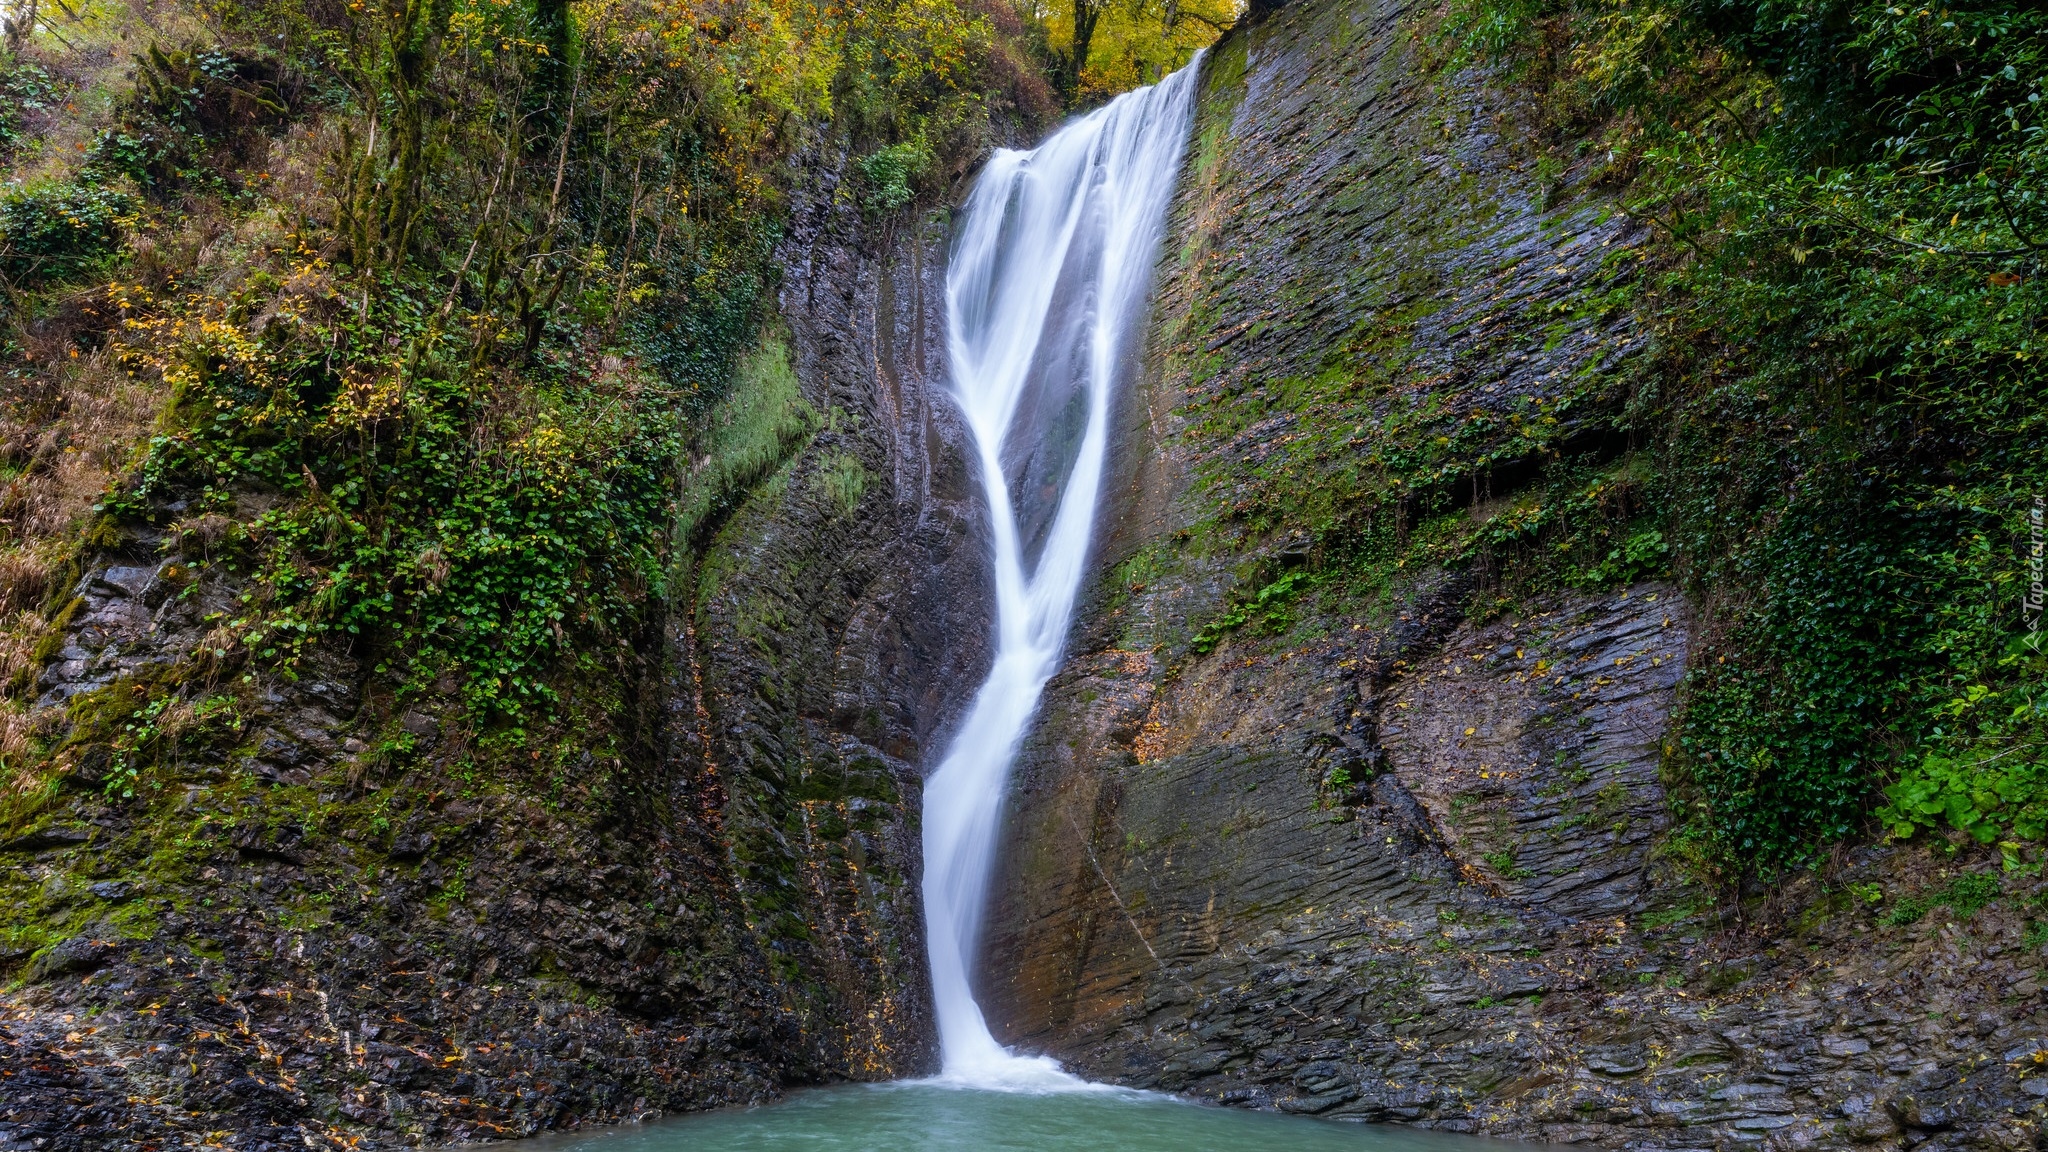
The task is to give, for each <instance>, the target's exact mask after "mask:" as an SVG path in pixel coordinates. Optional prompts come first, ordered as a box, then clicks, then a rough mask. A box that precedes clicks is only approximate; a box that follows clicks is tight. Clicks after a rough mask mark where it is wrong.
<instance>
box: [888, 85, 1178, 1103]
mask: <svg viewBox="0 0 2048 1152" xmlns="http://www.w3.org/2000/svg"><path fill="white" fill-rule="evenodd" d="M1200 66H1201V58H1200V57H1199V56H1197V57H1196V58H1195V60H1194V61H1193V62H1191V63H1190V64H1189V65H1188V66H1187V67H1185V68H1183V69H1181V70H1180V71H1178V72H1175V73H1174V74H1173V75H1171V76H1168V77H1167V78H1166V79H1165V80H1163V81H1161V82H1160V83H1159V84H1158V85H1156V86H1154V87H1150V88H1140V89H1138V90H1137V91H1134V92H1128V93H1126V94H1124V95H1122V96H1119V97H1118V98H1117V99H1116V100H1115V101H1114V102H1113V103H1111V104H1110V105H1109V106H1108V107H1105V108H1102V109H1100V110H1099V111H1096V112H1094V113H1092V114H1090V115H1088V116H1085V117H1083V118H1081V119H1079V120H1076V121H1075V122H1073V123H1071V124H1068V125H1067V126H1065V127H1063V128H1061V129H1060V130H1059V131H1058V132H1056V133H1054V134H1053V135H1052V136H1051V137H1050V138H1049V139H1047V140H1046V141H1045V142H1044V143H1043V144H1040V145H1039V146H1038V147H1037V148H1035V149H1033V150H1032V151H1029V152H1015V151H1009V150H1004V151H999V152H997V153H996V154H995V155H994V156H993V157H992V158H991V159H990V160H989V162H988V167H987V168H986V169H985V170H983V172H982V174H981V176H980V178H979V179H978V180H977V181H976V182H975V186H974V191H973V193H972V194H971V195H970V196H969V197H968V200H967V206H966V211H965V218H964V219H963V221H962V223H961V227H960V234H959V238H958V241H957V242H956V245H955V248H954V252H953V259H952V263H951V265H950V267H949V269H948V271H947V275H946V303H947V341H948V345H949V350H950V353H951V359H952V377H953V388H954V398H955V400H956V401H957V402H958V404H959V405H960V409H961V411H962V412H963V413H964V414H965V416H966V418H967V424H968V427H969V429H970V430H971V431H972V433H973V436H974V444H975V448H976V450H977V452H978V453H979V457H980V460H979V463H980V470H981V477H982V487H983V489H984V491H985V492H986V495H987V499H988V505H989V520H990V523H991V525H992V527H993V534H994V538H995V541H994V542H995V565H994V567H995V593H996V656H995V662H994V665H993V667H991V668H990V669H989V674H988V679H987V680H986V681H985V682H983V684H982V686H981V689H980V691H979V692H978V693H976V695H975V697H974V703H973V705H972V707H971V708H970V710H969V711H968V713H967V717H966V719H965V720H964V721H963V722H962V724H961V727H960V731H959V733H958V735H956V736H955V737H954V739H953V744H952V747H951V748H950V749H948V751H947V753H946V758H945V759H944V760H943V761H941V762H940V764H939V768H938V770H937V771H936V772H934V773H932V775H931V777H930V778H929V779H928V780H927V781H926V782H925V790H924V908H925V933H926V943H927V948H928V950H929V952H930V954H931V966H932V992H933V995H934V998H935V1001H936V1005H937V1010H938V1024H939V1045H940V1050H941V1053H942V1056H943V1060H944V1071H943V1072H942V1073H941V1079H943V1080H946V1081H949V1082H953V1083H958V1084H963V1085H972V1086H976V1087H984V1088H1010V1089H1024V1090H1058V1089H1061V1088H1074V1087H1082V1086H1083V1082H1082V1081H1080V1080H1077V1079H1075V1078H1073V1077H1071V1076H1068V1075H1067V1074H1066V1073H1064V1072H1061V1071H1060V1070H1059V1066H1058V1065H1057V1064H1055V1063H1054V1062H1053V1061H1051V1060H1050V1059H1047V1058H1044V1057H1026V1056H1018V1055H1015V1054H1013V1053H1011V1052H1009V1051H1008V1050H1006V1049H1005V1048H1003V1047H1002V1046H1001V1045H1000V1044H998V1043H996V1041H995V1038H994V1037H993V1036H992V1035H990V1034H989V1030H988V1023H987V1021H986V1020H984V1019H983V1017H982V1012H981V1006H980V1005H979V1004H978V1003H976V1002H975V999H974V989H973V979H972V977H973V971H974V959H975V952H976V946H977V944H978V942H979V939H980V932H981V925H982V918H983V911H984V906H985V904H986V902H987V899H988V888H989V879H990V873H991V872H992V870H993V866H994V863H995V853H996V838H997V835H998V832H999V824H1000V817H1001V813H1002V804H1003V793H1004V788H1005V786H1006V784H1007V782H1008V778H1009V774H1010V765H1011V762H1012V760H1014V759H1015V757H1016V753H1017V745H1018V742H1019V741H1020V740H1021V739H1022V738H1023V735H1024V731H1025V729H1026V727H1027V726H1028V725H1029V724H1030V722H1031V717H1032V715H1033V713H1034V712H1036V710H1037V708H1038V700H1039V696H1040V694H1041V693H1042V692H1043V690H1044V688H1045V682H1046V680H1047V679H1048V678H1050V677H1051V676H1052V674H1053V672H1054V670H1055V669H1057V668H1058V666H1059V661H1060V653H1061V648H1062V646H1063V645H1064V644H1065V643H1066V638H1067V628H1068V625H1069V623H1070V622H1071V620H1072V618H1073V611H1074V599H1075V596H1076V595H1077V594H1078V593H1079V591H1080V588H1081V580H1082V577H1083V575H1084V573H1085V567H1084V565H1085V562H1086V560H1087V557H1088V546H1089V543H1090V539H1091V537H1092V536H1093V534H1094V527H1095V509H1096V505H1097V504H1098V503H1099V497H1100V495H1101V488H1102V473H1103V463H1104V460H1103V458H1104V456H1105V454H1106V452H1107V448H1108V440H1109V414H1110V396H1111V393H1112V391H1113V389H1114V386H1115V384H1116V381H1117V376H1118V374H1119V372H1120V371H1121V370H1122V369H1123V368H1124V367H1125V366H1126V365H1127V364H1129V363H1130V362H1131V361H1132V360H1133V359H1134V358H1135V353H1136V350H1137V347H1136V346H1137V341H1138V340H1139V339H1140V337H1141V334H1142V332H1143V331H1144V324H1145V317H1146V308H1145V303H1146V297H1147V294H1148V290H1149V289H1150V287H1151V272H1152V264H1153V262H1154V260H1155V259H1156V257H1157V253H1158V248H1159V237H1160V232H1161V229H1162V227H1163V224H1164V219H1165V215H1166V206H1167V202H1168V200H1169V199H1171V197H1172V194H1173V185H1174V179H1175V176H1176V175H1177V174H1178V172H1179V171H1180V160H1181V153H1182V150H1183V148H1184V147H1185V144H1186V140H1187V134H1188V125H1189V119H1190V114H1191V111H1192V103H1193V93H1194V87H1195V77H1196V74H1197V72H1198V70H1199V68H1200Z"/></svg>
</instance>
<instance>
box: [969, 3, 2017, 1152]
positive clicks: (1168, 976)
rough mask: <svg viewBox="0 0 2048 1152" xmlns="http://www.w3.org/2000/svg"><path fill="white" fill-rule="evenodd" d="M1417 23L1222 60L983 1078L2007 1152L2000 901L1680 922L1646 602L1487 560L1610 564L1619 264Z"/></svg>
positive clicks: (1573, 179)
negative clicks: (1578, 550)
mask: <svg viewBox="0 0 2048 1152" xmlns="http://www.w3.org/2000/svg"><path fill="white" fill-rule="evenodd" d="M1432 16H1433V13H1432V12H1430V11H1427V10H1424V9H1422V8H1419V7H1417V6H1412V5H1405V4H1402V3H1400V2H1399V0H1321V2H1313V3H1298V4H1294V5H1290V6H1288V7H1285V8H1283V9H1279V10H1277V11H1274V12H1272V13H1270V14H1267V15H1264V16H1263V17H1262V18H1259V19H1257V20H1255V21H1254V22H1252V23H1251V24H1250V25H1249V26H1245V27H1240V28H1239V29H1238V30H1236V31H1233V32H1232V33H1231V34H1230V35H1229V36H1227V37H1226V38H1225V39H1224V41H1223V42H1222V43H1221V44H1220V45H1219V46H1218V47H1217V48H1216V49H1215V50H1214V52H1213V53H1212V55H1211V57H1210V59H1209V62H1208V66H1207V72H1206V75H1205V77H1204V80H1203V97H1202V103H1201V109H1200V112H1199V115H1198V121H1197V124H1196V126H1195V134H1196V140H1195V144H1194V147H1193V148H1192V149H1191V157H1190V160H1189V166H1188V170H1187V171H1186V172H1185V173H1184V177H1183V186H1182V190H1181V193H1180V196H1179V200H1178V204H1177V208H1176V212H1175V226H1174V229H1173V234H1172V236H1171V238H1170V240H1169V248H1168V251H1167V252H1166V253H1165V254H1164V256H1163V259H1162V264H1161V267H1160V271H1159V276H1160V285H1159V290H1158V296H1157V303H1156V315H1155V320H1154V336H1153V342H1152V350H1151V355H1150V358H1149V361H1148V364H1149V368H1148V371H1147V373H1146V375H1145V378H1144V379H1143V380H1142V381H1141V382H1140V384H1139V386H1138V387H1136V388H1135V389H1134V390H1133V391H1132V393H1131V394H1130V396H1129V398H1128V402H1127V405H1126V410H1125V412H1124V415H1123V443H1122V446H1121V448H1120V449H1119V458H1120V461H1121V466H1122V468H1123V470H1124V476H1123V484H1122V487H1121V488H1120V490H1119V491H1118V493H1117V494H1116V496H1115V497H1114V503H1113V505H1112V506H1111V507H1110V508H1108V509H1106V510H1105V513H1104V520H1105V526H1104V529H1103V532H1102V541H1101V552H1102V560H1101V568H1102V570H1103V573H1104V575H1103V578H1102V580H1101V582H1100V585H1099V586H1098V588H1097V589H1096V592H1095V594H1094V597H1093V601H1092V607H1091V608H1090V609H1089V610H1088V612H1087V613H1086V615H1085V618H1084V619H1083V621H1082V622H1081V624H1080V625H1079V626H1078V628H1077V633H1076V637H1075V640H1074V654H1073V656H1072V657H1071V659H1070V660H1069V663H1068V665H1067V666H1066V668H1065V670H1064V671H1063V672H1062V673H1061V674H1060V676H1059V677H1058V678H1057V679H1056V681H1055V682H1054V684H1053V686H1052V687H1051V689H1050V690H1049V694H1048V698H1047V703H1046V705H1045V709H1044V715H1043V717H1042V719H1041V721H1040V722H1039V725H1038V727H1037V730H1036V734H1035V735H1034V736H1033V737H1032V739H1031V741H1030V743H1029V746H1028V747H1027V749H1026V751H1025V753H1024V755H1023V759H1022V760H1021V762H1020V764H1019V767H1018V776H1017V782H1016V785H1015V788H1014V792H1013V796H1012V800H1011V806H1010V814H1009V821H1008V833H1007V844H1006V847H1005V852H1004V860H1005V861H1006V873H1005V876H1004V878H1003V879H1002V881H1001V884H1000V888H999V892H998V894H997V900H998V905H997V909H996V911H995V913H994V915H993V917H992V919H993V925H992V927H991V930H990V937H991V938H990V941H989V955H988V960H987V964H986V969H985V972H986V974H985V976H984V986H985V992H984V996H985V999H986V1001H987V1002H988V1006H989V1011H990V1016H991V1019H992V1020H993V1021H995V1022H996V1023H997V1025H998V1028H997V1031H998V1035H999V1036H1000V1037H1002V1038H1004V1039H1005V1040H1007V1041H1010V1042H1014V1043H1016V1044H1019V1045H1021V1046H1023V1047H1025V1048H1027V1049H1031V1050H1037V1051H1044V1052H1049V1053H1052V1054H1054V1055H1056V1056H1058V1057H1059V1058H1061V1059H1062V1060H1065V1061H1068V1062H1070V1063H1071V1064H1072V1065H1073V1066H1074V1067H1076V1068H1077V1069H1078V1070H1080V1071H1082V1072H1083V1073H1085V1074H1088V1075H1091V1076H1096V1077H1102V1078H1106V1079H1111V1080H1115V1081H1117V1082H1120V1083H1127V1084H1133V1085H1139V1086H1145V1087H1156V1088H1162V1089H1166V1090H1170V1091H1176V1092H1187V1093H1192V1094H1195V1095H1198V1096H1203V1097H1207V1098H1211V1099H1215V1100H1219V1101H1222V1102H1225V1103H1231V1104H1242V1105H1247V1106H1255V1107H1273V1108H1279V1109H1283V1110H1287V1111H1292V1112H1301V1113H1312V1114H1316V1115H1321V1116H1326V1117H1332V1118H1341V1119H1349V1120H1365V1121H1400V1122H1406V1123H1413V1124H1420V1125H1424V1126H1428V1127H1434V1128H1439V1129H1445V1130H1451V1131H1460V1132H1474V1133H1486V1134H1492V1135H1502V1136H1514V1137H1522V1138H1529V1139H1536V1140H1544V1141H1555V1142H1565V1143H1578V1142H1593V1143H1597V1144H1602V1145H1609V1146H1624V1145H1626V1146H1630V1147H1655V1148H1693V1147H1710V1146H1711V1147H1743V1146H1752V1145H1757V1144H1766V1143H1767V1144H1769V1145H1770V1146H1771V1147H1775V1148H1803V1147H1848V1146H1852V1145H1875V1146H1885V1147H1909V1146H1929V1147H2013V1148H2017V1147H2031V1146H2032V1145H2033V1142H2034V1141H2035V1138H2036V1136H2035V1134H2036V1132H2037V1131H2038V1126H2039V1122H2040V1118H2041V1115H2042V1111H2041V1107H2040V1104H2039V1101H2040V1100H2041V1098H2042V1094H2048V1078H2044V1077H2043V1075H2042V1074H2041V1069H2042V1068H2043V1067H2044V1066H2048V1064H2044V1062H2048V1014H2044V1013H2043V1012H2042V1005H2041V1003H2040V1001H2039V995H2038V984H2037V969H2038V967H2039V964H2040V959H2041V958H2040V954H2039V944H2040V938H2039V934H2038V933H2036V932H2034V931H2033V930H2032V929H2031V927H2030V924H2029V922H2028V921H2027V920H2026V917H2025V909H2026V908H2027V907H2028V905H2027V903H2026V902H2027V900H2029V899H2031V897H2029V896H2027V895H2026V892H2025V891H2021V892H2019V894H2018V895H2008V897H2007V898H2006V899H2004V900H2001V901H1998V902H1997V903H1992V902H1991V897H1992V896H1994V895H1995V894H1996V893H1997V892H1998V891H1999V889H2000V884H2001V881H2000V879H1999V878H1998V877H1997V876H1996V875H1995V874H1987V873H1986V871H1985V869H1986V862H1985V861H1984V859H1983V858H1982V857H1981V855H1973V854H1971V853H1969V852H1964V853H1962V854H1960V855H1959V854H1957V853H1956V851H1955V849H1953V848H1947V849H1945V850H1944V851H1927V850H1924V849H1914V850H1907V849H1902V848H1890V847H1864V848H1858V849H1856V850H1853V851H1848V852H1845V853H1841V854H1839V856H1838V857H1837V858H1836V859H1835V860H1834V861H1833V862H1832V863H1831V864H1830V865H1829V866H1828V867H1826V868H1824V869H1822V870H1820V871H1819V872H1817V873H1812V874H1803V875H1802V876H1800V877H1799V878H1798V879H1797V880H1795V881H1793V882H1790V883H1788V884H1786V885H1784V886H1782V887H1781V888H1780V889H1779V890H1776V891H1772V892H1769V893H1762V894H1757V893H1752V894H1751V895H1750V898H1749V899H1748V900H1746V901H1744V900H1737V901H1733V902H1724V901H1723V900H1721V899H1720V898H1719V895H1718V894H1717V893H1712V892H1709V891H1708V890H1706V889H1704V888H1702V887H1699V886H1697V885H1696V884H1695V883H1693V882H1692V881H1690V880H1689V879H1688V876H1689V873H1688V871H1687V869H1686V868H1685V867H1684V863H1685V860H1684V853H1685V851H1686V846H1685V844H1684V842H1683V841H1682V839H1680V838H1678V837H1676V836H1674V834H1673V831H1672V828H1671V824H1672V812H1673V801H1672V799H1671V798H1670V797H1667V795H1666V792H1665V789H1666V783H1665V780H1666V773H1665V770H1664V763H1665V760H1666V758H1667V754H1668V751H1669V749H1668V748H1667V747H1666V746H1665V745H1666V741H1667V739H1668V733H1669V731H1670V722H1671V719H1672V716H1673V712H1674V709H1675V708H1677V707H1679V706H1680V692H1681V689H1682V684H1683V675H1684V672H1685V671H1686V669H1687V667H1688V659H1689V653H1690V652H1691V651H1692V649H1693V647H1694V631H1695V629H1696V628H1697V627H1699V622H1698V621H1699V614H1698V613H1697V612H1696V610H1695V609H1694V607H1693V606H1691V605H1689V604H1688V602H1687V600H1686V598H1685V597H1684V596H1683V595H1682V594H1681V593H1680V591H1679V589H1678V588H1677V587H1676V586H1675V585H1673V584H1671V583H1668V582H1665V581H1662V580H1659V579H1656V578H1654V573H1653V572H1651V571H1649V568H1648V567H1647V566H1646V567H1645V568H1641V569H1624V568H1619V567H1616V568H1610V569H1606V570H1603V571H1596V572H1593V573H1591V574H1588V573H1585V572H1580V573H1577V574H1575V575H1573V576H1572V578H1568V579H1562V580H1559V579H1548V580H1535V579H1529V578H1527V577H1526V575H1518V573H1526V572H1527V571H1528V568H1527V565H1526V563H1523V562H1524V561H1525V560H1526V558H1527V556H1528V555H1529V549H1528V548H1527V546H1526V545H1524V544H1521V543H1519V542H1518V541H1519V539H1520V537H1519V536H1518V528H1517V522H1518V520H1521V521H1527V520H1533V519H1534V518H1535V517H1536V516H1538V515H1541V514H1544V512H1545V509H1552V508H1557V507H1567V508H1568V509H1569V511H1568V514H1570V515H1576V516H1581V517H1585V518H1587V519H1588V520H1589V521H1590V522H1592V523H1599V522H1601V519H1602V518H1603V517H1607V518H1611V519H1612V521H1613V522H1614V523H1616V524H1617V525H1620V524H1625V523H1626V522H1627V520H1628V518H1629V516H1630V515H1631V509H1630V508H1629V507H1628V505H1627V501H1628V499H1629V497H1628V491H1629V488H1630V483H1631V475H1632V474H1633V473H1634V472H1635V471H1636V470H1638V469H1640V468H1641V467H1642V466H1643V465H1642V462H1641V461H1640V460H1639V459H1638V457H1637V454H1636V453H1635V452H1634V447H1635V446H1634V445H1632V444H1631V443H1630V442H1629V437H1628V435H1627V433H1626V431H1625V427H1626V425H1625V422H1624V421H1623V419H1622V418H1621V417H1622V413H1623V411H1624V409H1625V407H1626V405H1627V402H1628V400H1627V398H1628V393H1629V384H1628V382H1629V380H1630V379H1631V372H1632V370H1633V368H1634V366H1635V365H1636V364H1637V362H1638V361H1639V360H1640V358H1641V356H1642V355H1643V353H1644V348H1645V345H1646V343H1647V341H1646V339H1645V337H1644V335H1643V334H1642V331H1641V330H1640V329H1639V328H1638V327H1637V325H1636V322H1635V320H1634V319H1633V313H1632V309H1631V308H1630V307H1629V306H1628V305H1627V303H1626V301H1627V299H1628V295H1627V294H1628V291H1629V289H1630V287H1631V285H1632V284H1633V283H1634V282H1635V279H1636V277H1637V275H1638V272H1637V269H1638V266H1639V265H1640V264H1641V262H1642V261H1643V260H1644V259H1645V258H1646V248H1647V243H1646V242H1647V234H1646V231H1645V229H1643V228H1642V227H1641V226H1640V225H1638V224H1637V223H1635V222H1634V221H1632V220H1631V219H1630V218H1629V217H1628V215H1627V214H1626V213H1625V212H1623V211H1622V210H1621V208H1620V206H1619V205H1618V204H1617V203H1616V202H1615V201H1614V199H1613V198H1612V195H1611V193H1610V192H1608V191H1606V190H1605V189H1604V188H1603V186H1602V185H1601V183H1600V181H1599V180H1598V179H1597V173H1598V169H1599V167H1600V166H1599V164H1598V163H1597V162H1595V161H1593V160H1590V159H1588V160H1582V161H1580V162H1577V163H1576V164H1559V163H1558V162H1557V161H1556V160H1555V157H1554V153H1552V152H1551V151H1549V150H1548V149H1546V148H1543V147H1539V144H1541V143H1542V142H1541V141H1540V140H1539V139H1538V138H1537V137H1538V129H1537V125H1536V116H1535V111H1534V109H1532V108H1531V107H1530V106H1529V105H1528V98H1527V97H1526V95H1525V94H1523V93H1522V92H1521V90H1520V89H1518V88H1517V87H1515V86H1514V85H1513V84H1511V83H1508V82H1506V81H1504V80H1500V79H1498V78H1494V77H1489V76H1485V75H1481V74H1476V73H1473V72H1457V71H1454V70H1445V69H1443V68H1442V67H1441V62H1439V61H1432V60H1430V59H1429V45H1430V44H1431V38H1430V36H1429V35H1428V31H1427V26H1428V21H1429V19H1431V18H1432ZM1432 445H1434V448H1432ZM1608 493H1611V494H1612V495H1611V496H1609V495H1606V494H1608ZM1618 531H1619V529H1618ZM1652 539H1654V538H1652ZM1615 555H1617V556H1618V555H1620V553H1619V552H1616V553H1615ZM1538 559H1540V557H1539V558H1538ZM1517 564H1522V566H1521V567H1517V566H1516V565H1517ZM1646 576H1647V577H1650V578H1645V577H1646ZM2018 887H2021V888H2026V887H2027V885H2026V884H2024V883H2023V884H2019V885H2018ZM2011 891H2012V888H2011V887H2009V888H2008V892H2009V893H2010V892H2011ZM1881 893H1883V894H1889V896H1888V902H1886V903H1883V904H1879V903H1876V901H1877V899H1878V898H1879V895H1880V894H1881ZM1987 904H1989V905H1990V906H1989V907H1987V906H1986V905H1987Z"/></svg>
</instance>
